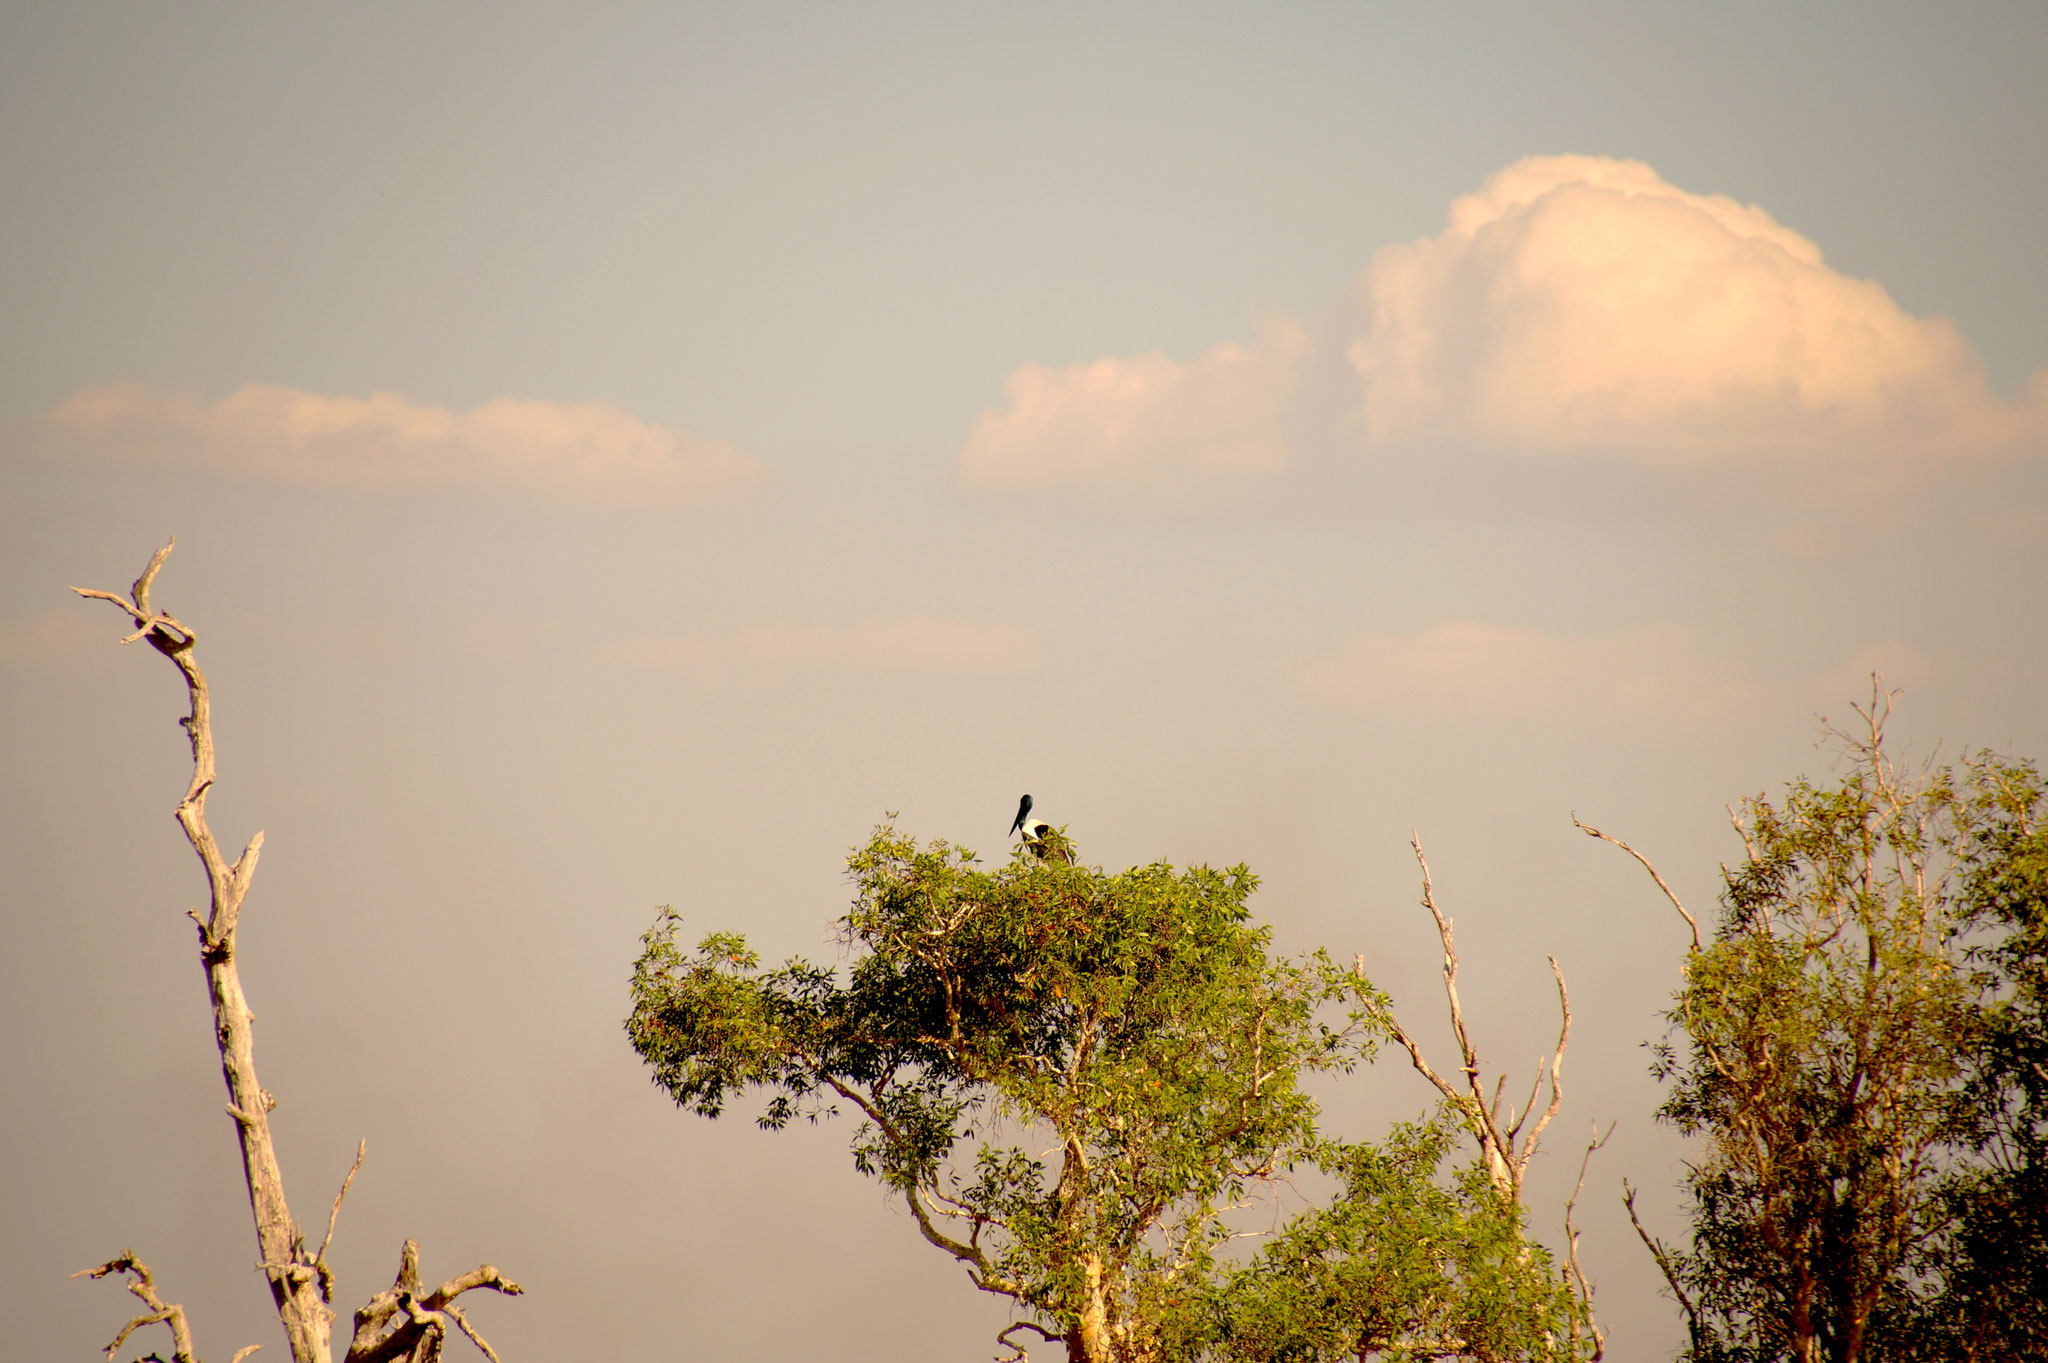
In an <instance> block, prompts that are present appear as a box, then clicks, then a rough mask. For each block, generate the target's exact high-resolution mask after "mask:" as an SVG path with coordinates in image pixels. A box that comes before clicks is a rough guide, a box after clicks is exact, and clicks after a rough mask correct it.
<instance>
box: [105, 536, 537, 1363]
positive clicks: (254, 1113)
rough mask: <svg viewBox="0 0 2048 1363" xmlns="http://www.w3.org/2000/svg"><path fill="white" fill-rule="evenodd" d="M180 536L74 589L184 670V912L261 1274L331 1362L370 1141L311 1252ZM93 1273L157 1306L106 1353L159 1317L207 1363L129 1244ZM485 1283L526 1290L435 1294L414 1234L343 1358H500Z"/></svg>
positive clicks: (293, 1329)
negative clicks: (476, 1352) (446, 1348)
mask: <svg viewBox="0 0 2048 1363" xmlns="http://www.w3.org/2000/svg"><path fill="white" fill-rule="evenodd" d="M176 543H177V541H176V540H175V539H173V540H172V541H171V542H170V543H168V544H165V545H164V547H163V548H161V549H159V550H157V551H156V553H155V554H154V555H152V556H151V558H150V560H149V566H148V567H146V568H144V569H143V570H142V576H140V577H138V578H136V579H135V582H134V584H133V586H131V587H130V588H129V591H128V595H127V597H126V598H123V597H122V596H120V595H118V594H117V593H114V592H103V591H96V590H93V589H91V588H87V587H74V588H72V590H73V591H75V592H77V593H78V594H79V595H80V596H84V597H90V598H92V599H94V600H98V601H111V602H112V603H114V605H116V606H118V607H120V609H121V610H123V611H124V612H126V613H127V615H128V617H129V619H130V621H131V622H132V623H133V624H134V626H135V631H134V633H132V634H130V635H128V637H127V638H125V639H123V640H122V641H121V642H122V643H124V644H132V643H134V642H135V641H136V640H138V639H146V640H148V642H149V645H150V647H152V648H154V649H155V650H156V651H157V652H159V653H161V654H163V655H164V657H166V658H168V659H170V660H171V662H172V664H173V665H175V666H176V667H177V669H178V671H179V673H180V674H181V675H182V676H183V678H184V681H185V691H186V695H187V698H188V699H189V701H190V703H191V713H189V714H188V715H186V716H185V717H184V718H183V719H181V720H179V721H178V723H179V724H180V726H182V727H183V728H184V730H185V735H186V737H187V738H188V739H189V740H190V741H191V745H192V779H191V781H190V782H189V783H188V784H187V785H186V787H185V794H184V797H183V798H182V799H180V800H179V801H178V806H177V810H176V816H177V820H178V826H179V827H181V828H183V829H184V830H185V837H186V839H187V840H188V841H189V842H190V843H191V844H192V850H193V851H194V852H195V853H196V854H197V855H198V857H199V863H200V866H201V867H202V868H203V869H204V870H205V872H206V879H207V884H208V887H209V890H210V892H211V905H210V908H209V911H208V912H207V914H206V915H205V916H204V917H201V916H200V914H199V912H198V911H197V910H190V909H188V910H187V911H186V915H187V916H188V917H189V918H191V919H192V921H193V922H194V923H195V924H197V925H198V929H199V961H200V964H201V966H202V967H204V969H205V971H206V985H207V992H208V994H209V995H210V996H211V998H212V1002H213V1023H214V1036H215V1039H216V1040H217V1041H218V1043H219V1046H220V1059H221V1073H222V1077H223V1078H224V1079H225V1080H226V1082H227V1089H228V1106H227V1112H228V1116H229V1117H230V1118H232V1119H233V1120H234V1123H235V1131H236V1137H237V1140H238V1142H239V1144H240V1146H241V1151H242V1170H243V1173H244V1175H245V1179H246V1182H247V1185H248V1190H249V1209H250V1212H251V1213H252V1215H253V1216H254V1218H255V1222H256V1245H257V1249H258V1251H259V1253H260V1254H261V1256H262V1257H261V1263H262V1268H263V1274H264V1277H265V1278H266V1279H267V1280H268V1281H269V1283H270V1294H271V1299H272V1301H273V1302H274V1303H275V1305H276V1308H277V1317H278V1320H279V1322H280V1323H281V1324H282V1325H283V1326H284V1331H285V1338H286V1340H287V1341H288V1342H289V1344H290V1345H291V1351H292V1359H293V1363H331V1360H332V1356H333V1355H332V1340H331V1328H332V1325H333V1322H334V1311H333V1309H332V1306H331V1303H332V1301H333V1291H334V1275H333V1272H332V1271H331V1270H330V1269H329V1268H328V1265H327V1248H328V1245H329V1244H330V1243H331V1242H332V1240H333V1238H334V1223H335V1220H336V1219H337V1218H338V1217H339V1216H340V1214H341V1202H342V1199H343V1198H344V1197H346V1196H347V1195H348V1188H349V1184H350V1183H351V1182H353V1181H354V1179H355V1175H356V1171H357V1170H358V1169H360V1168H361V1167H362V1162H363V1147H362V1146H360V1145H359V1146H358V1147H357V1149H356V1162H355V1164H354V1166H352V1167H351V1168H350V1169H349V1172H348V1177H347V1178H345V1179H344V1180H343V1181H342V1185H341V1191H340V1192H339V1193H337V1194H336V1195H335V1198H334V1206H333V1208H332V1209H331V1210H330V1211H329V1213H328V1217H327V1235H326V1237H325V1238H324V1239H323V1240H322V1241H321V1242H320V1247H319V1249H317V1250H315V1251H313V1252H312V1253H308V1252H307V1249H306V1240H305V1236H304V1235H303V1234H302V1233H301V1231H300V1229H299V1225H298V1223H297V1222H296V1221H294V1220H293V1219H292V1214H291V1208H290V1206H289V1205H287V1203H286V1201H285V1192H284V1176H283V1174H282V1173H281V1172H280V1170H279V1168H278V1163H277V1151H276V1147H275V1145H274V1144H273V1142H272V1140H271V1135H270V1113H271V1111H272V1110H273V1109H275V1108H276V1106H277V1100H276V1099H275V1098H273V1097H271V1095H270V1093H269V1091H268V1090H266V1089H265V1088H264V1087H263V1085H262V1084H261V1083H259V1082H258V1080H257V1077H256V1052H255V1033H254V1026H253V1024H254V1017H253V1015H252V1014H251V1012H250V1010H249V1002H248V999H247V997H246V996H245V995H244V994H243V992H242V980H241V974H240V972H239V970H238V969H237V967H236V964H235V933H236V929H237V927H238V926H239V923H240V918H241V912H242V902H243V900H244V899H245V898H246V897H247V896H248V893H249V882H250V879H251V878H252V877H253V876H254V875H255V874H256V861H257V858H258V856H259V855H260V854H261V853H262V850H263V834H261V833H260V832H259V833H257V834H256V835H255V836H254V837H252V838H250V839H249V844H248V846H247V847H245V848H244V849H243V850H242V855H241V856H239V857H237V858H236V859H235V860H234V861H232V862H230V861H229V860H228V859H227V858H226V857H225V856H224V855H222V853H221V850H220V846H219V844H218V843H216V842H215V841H214V836H213V832H212V830H211V829H209V828H208V827H207V823H206V797H207V794H208V793H209V792H210V791H211V790H212V789H213V785H214V780H215V777H216V769H215V763H214V749H213V710H212V701H211V697H210V695H209V693H208V691H207V685H206V674H205V673H204V672H203V671H201V670H200V667H199V662H198V659H197V658H196V657H195V656H194V652H195V647H196V645H197V644H198V642H199V636H198V635H197V634H196V633H195V632H194V631H193V630H192V628H191V627H190V626H189V625H186V624H184V623H183V622H182V621H180V620H179V619H178V618H177V617H176V616H174V615H172V614H171V613H170V612H169V611H161V610H157V609H156V608H155V607H154V606H153V604H152V603H151V601H150V588H151V586H152V585H153V584H154V583H155V581H156V575H157V570H158V569H160V568H162V567H163V565H164V560H165V559H166V558H168V557H170V553H171V549H172V548H173V546H175V544H176ZM84 1272H85V1275H86V1276H90V1277H94V1278H100V1277H105V1276H107V1275H108V1274H110V1273H117V1272H120V1273H132V1274H133V1275H135V1279H136V1280H135V1281H134V1282H133V1283H131V1284H130V1285H129V1291H131V1292H133V1293H135V1295H136V1296H138V1297H140V1298H141V1299H142V1300H143V1302H144V1303H145V1304H147V1305H148V1306H149V1307H150V1308H151V1312H150V1314H146V1315H142V1316H137V1317H136V1318H135V1319H134V1320H132V1321H130V1322H129V1323H128V1324H127V1325H126V1326H125V1327H124V1328H123V1329H122V1331H121V1333H120V1335H119V1336H117V1337H116V1338H115V1340H114V1343H113V1344H112V1345H110V1346H108V1349H107V1355H108V1357H109V1359H111V1358H112V1357H113V1354H114V1351H115V1350H116V1349H118V1348H119V1347H120V1346H121V1344H122V1342H123V1341H124V1340H126V1339H127V1337H128V1336H129V1334H130V1333H132V1332H133V1331H135V1330H136V1329H138V1328H140V1327H142V1326H144V1325H150V1324H155V1323H158V1322H162V1323H163V1324H164V1325H166V1326H168V1327H169V1328H170V1331H171V1334H172V1338H173V1340H174V1341H175V1348H176V1358H177V1360H178V1363H198V1356H197V1355H196V1354H195V1353H194V1352H193V1346H192V1335H191V1330H190V1329H189V1328H188V1326H187V1324H186V1321H185V1312H184V1308H183V1307H181V1306H178V1305H175V1304H170V1305H167V1304H165V1303H164V1302H163V1301H161V1300H160V1299H159V1297H158V1296H157V1293H156V1287H155V1283H154V1280H153V1279H152V1278H151V1276H150V1272H149V1269H148V1267H147V1266H146V1265H144V1264H143V1263H142V1261H141V1260H139V1259H137V1258H136V1257H135V1256H134V1254H133V1253H132V1252H130V1253H126V1254H123V1255H121V1256H119V1257H118V1258H115V1259H111V1260H109V1261H107V1262H106V1263H105V1264H102V1265H101V1266H100V1267H98V1268H96V1269H87V1270H85V1271H84ZM72 1276H74V1277H77V1276H80V1275H78V1274H74V1275H72ZM483 1287H487V1288H491V1289H493V1290H494V1291H498V1292H502V1293H505V1294H507V1295H511V1296H517V1295H518V1294H519V1292H520V1290H521V1289H520V1287H519V1285H518V1284H517V1283H514V1282H512V1281H511V1280H510V1279H508V1278H505V1277H502V1276H501V1275H500V1274H499V1273H498V1271H497V1270H496V1269H495V1268H492V1267H491V1266H490V1265H489V1264H485V1265H483V1266H482V1267H480V1268H477V1269H474V1270H472V1271H471V1272H469V1273H465V1274H463V1275H461V1276H460V1277H456V1278H450V1279H449V1280H448V1281H447V1282H445V1283H443V1284H441V1285H440V1286H439V1287H437V1288H435V1289H433V1290H432V1291H431V1292H425V1291H422V1290H421V1285H420V1281H419V1246H417V1245H416V1244H414V1243H413V1242H412V1241H410V1240H408V1241H406V1242H405V1252H404V1254H403V1256H402V1257H401V1261H400V1265H399V1272H398V1278H397V1280H396V1281H395V1282H394V1283H393V1285H392V1287H391V1288H390V1289H389V1290H387V1291H385V1292H381V1293H379V1294H378V1295H377V1296H376V1297H374V1298H372V1299H371V1301H370V1303H369V1304H368V1305H367V1306H365V1307H364V1308H363V1309H362V1310H360V1311H358V1312H357V1313H356V1316H355V1326H356V1330H355V1335H354V1338H353V1339H352V1341H351V1342H350V1345H349V1350H348V1354H347V1358H346V1360H345V1363H395V1361H396V1360H401V1359H403V1360H407V1363H429V1360H432V1359H437V1358H439V1357H440V1352H441V1341H442V1340H443V1338H444V1337H445V1336H446V1334H447V1329H448V1326H450V1325H453V1326H454V1327H455V1328H456V1329H458V1330H460V1331H461V1332H462V1333H463V1334H464V1335H466V1336H467V1337H468V1338H469V1339H470V1340H471V1341H472V1342H474V1343H475V1344H476V1346H477V1347H478V1348H479V1349H481V1350H483V1352H484V1354H485V1355H486V1356H487V1357H489V1358H490V1359H491V1360H492V1363H496V1360H497V1354H496V1353H494V1352H493V1351H492V1349H491V1347H490V1345H488V1344H486V1343H485V1342H484V1340H483V1338H482V1336H480V1335H478V1334H477V1333H476V1331H475V1330H474V1329H472V1328H471V1327H470V1324H469V1322H468V1321H467V1320H466V1319H464V1317H463V1315H462V1312H461V1311H460V1310H459V1309H458V1308H457V1307H456V1305H455V1299H456V1298H457V1297H459V1296H461V1295H462V1294H463V1293H465V1292H468V1291H472V1290H474V1289H476V1288H483ZM255 1347H260V1346H252V1347H251V1348H248V1349H244V1350H242V1351H241V1352H240V1353H237V1354H236V1355H235V1358H236V1359H237V1360H239V1359H242V1358H244V1357H246V1356H247V1355H248V1354H250V1353H252V1352H254V1348H255Z"/></svg>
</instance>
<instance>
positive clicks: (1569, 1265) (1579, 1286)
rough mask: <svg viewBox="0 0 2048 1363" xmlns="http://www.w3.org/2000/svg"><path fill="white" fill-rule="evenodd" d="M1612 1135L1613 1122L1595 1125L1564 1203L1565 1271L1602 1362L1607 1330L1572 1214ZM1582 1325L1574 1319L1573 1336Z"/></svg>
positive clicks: (1596, 1360)
mask: <svg viewBox="0 0 2048 1363" xmlns="http://www.w3.org/2000/svg"><path fill="white" fill-rule="evenodd" d="M1613 1135H1614V1123H1613V1122H1609V1123H1608V1124H1607V1130H1606V1131H1604V1132H1603V1131H1601V1130H1600V1128H1599V1126H1598V1125H1595V1126H1594V1128H1593V1136H1592V1139H1591V1140H1589V1141H1587V1142H1586V1153H1585V1154H1584V1155H1582V1156H1580V1157H1579V1179H1578V1182H1576V1183H1574V1184H1572V1195H1571V1197H1570V1198H1569V1199H1567V1200H1566V1202H1565V1204H1564V1245H1565V1271H1566V1273H1568V1274H1569V1275H1570V1278H1571V1284H1572V1295H1573V1296H1575V1297H1577V1298H1578V1300H1579V1316H1580V1319H1581V1320H1583V1321H1584V1325H1585V1331H1586V1336H1587V1338H1589V1339H1591V1340H1592V1341H1593V1355H1592V1363H1600V1359H1601V1357H1602V1356H1603V1355H1605V1354H1606V1352H1607V1331H1605V1330H1603V1329H1601V1328H1600V1322H1599V1321H1598V1320H1597V1319H1595V1317H1594V1315H1593V1290H1594V1289H1593V1284H1592V1282H1591V1281H1590V1280H1589V1279H1588V1278H1587V1277H1586V1270H1585V1269H1584V1268H1583V1267H1581V1266H1580V1264H1579V1227H1578V1223H1577V1222H1576V1221H1574V1220H1573V1219H1572V1217H1573V1213H1574V1212H1576V1211H1577V1210H1578V1206H1579V1194H1580V1193H1582V1192H1584V1191H1585V1190H1586V1166H1587V1165H1589V1164H1591V1163H1592V1162H1593V1152H1594V1151H1596V1150H1598V1149H1600V1148H1601V1147H1602V1146H1604V1145H1606V1144H1607V1142H1608V1139H1609V1138H1610V1137H1612V1136H1613ZM1579 1329H1580V1321H1578V1320H1575V1321H1573V1322H1572V1337H1573V1338H1574V1339H1576V1338H1578V1335H1579Z"/></svg>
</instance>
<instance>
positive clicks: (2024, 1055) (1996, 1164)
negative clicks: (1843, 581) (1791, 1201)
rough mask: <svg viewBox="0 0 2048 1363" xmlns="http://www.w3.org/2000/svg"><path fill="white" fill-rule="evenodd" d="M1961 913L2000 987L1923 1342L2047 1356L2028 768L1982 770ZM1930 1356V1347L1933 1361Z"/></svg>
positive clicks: (2041, 971)
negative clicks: (1939, 1283) (1939, 1287)
mask: <svg viewBox="0 0 2048 1363" xmlns="http://www.w3.org/2000/svg"><path fill="white" fill-rule="evenodd" d="M1976 766H1977V770H1978V774H1979V779H1978V780H1977V781H1976V782H1975V783H1974V785H1973V797H1974V804H1975V810H1974V813H1975V815H1976V817H1975V820H1974V823H1975V828H1974V831H1973V834H1972V838H1971V844H1970V847H1969V854H1968V881H1967V891H1966V895H1965V908H1966V912H1967V914H1968V916H1969V920H1970V923H1971V926H1972V928H1973V929H1974V930H1975V932H1976V934H1977V935H1978V941H1977V942H1976V944H1975V945H1974V946H1973V947H1972V949H1971V952H1970V956H1971V959H1972V961H1973V962H1974V963H1975V964H1977V965H1978V966H1980V967H1981V968H1983V969H1984V970H1985V971H1987V972H1988V974H1989V976H1990V979H1991V981H1992V985H1993V989H1992V994H1991V998H1990V1001H1989V1002H1988V1003H1987V1004H1986V1006H1985V1008H1984V1010H1983V1013H1982V1015H1981V1017H1980V1019H1979V1021H1980V1026H1979V1030H1978V1044H1977V1046H1976V1048H1975V1049H1974V1051H1973V1052H1972V1054H1971V1055H1970V1057H1969V1064H1970V1069H1971V1073H1970V1082H1969V1085H1968V1088H1967V1090H1966V1091H1967V1092H1968V1093H1969V1094H1970V1095H1971V1097H1972V1098H1973V1100H1974V1101H1973V1103H1972V1105H1971V1108H1970V1112H1969V1116H1970V1119H1971V1125H1970V1127H1969V1132H1968V1142H1969V1147H1970V1151H1971V1154H1972V1155H1973V1157H1974V1158H1973V1159H1972V1160H1970V1161H1969V1162H1968V1163H1967V1164H1966V1165H1965V1167H1964V1168H1963V1169H1961V1170H1959V1171H1958V1172H1957V1173H1956V1174H1955V1175H1954V1176H1953V1177H1952V1178H1951V1180H1950V1182H1949V1184H1948V1186H1947V1187H1946V1189H1945V1190H1944V1191H1945V1194H1946V1198H1947V1202H1948V1206H1949V1211H1950V1212H1951V1214H1952V1215H1953V1216H1954V1219H1955V1220H1954V1224H1955V1234H1954V1236H1953V1243H1952V1245H1951V1247H1950V1251H1949V1253H1948V1255H1947V1256H1946V1258H1945V1260H1944V1264H1943V1279H1944V1288H1945V1291H1944V1293H1943V1294H1942V1296H1941V1297H1940V1298H1939V1299H1938V1300H1937V1302H1936V1305H1935V1310H1934V1311H1933V1312H1931V1313H1930V1314H1931V1315H1932V1316H1933V1322H1932V1328H1931V1329H1930V1330H1929V1331H1928V1332H1927V1333H1928V1334H1929V1335H1930V1337H1931V1342H1932V1343H1933V1344H1935V1345H1937V1346H1938V1347H1939V1349H1940V1351H1941V1353H1940V1356H1943V1357H1948V1358H1958V1359H1973V1360H1976V1359H1981V1360H1986V1361H1987V1363H1989V1361H1990V1360H2000V1361H2001V1363H2002V1361H2003V1360H2008V1359H2010V1360H2019V1359H2035V1358H2048V1313H2044V1312H2043V1310H2042V1309H2041V1303H2042V1302H2044V1301H2048V827H2043V816H2044V814H2048V799H2044V793H2048V792H2044V789H2043V785H2042V781H2041V778H2040V775H2039V773H2038V772H2036V771H2035V770H2034V769H2033V768H2032V767H2030V766H2026V765H2022V764H2014V763H1993V762H1985V761H1981V760H1980V761H1979V762H1978V763H1977V764H1976ZM1929 1353H1930V1356H1933V1351H1932V1350H1930V1351H1929Z"/></svg>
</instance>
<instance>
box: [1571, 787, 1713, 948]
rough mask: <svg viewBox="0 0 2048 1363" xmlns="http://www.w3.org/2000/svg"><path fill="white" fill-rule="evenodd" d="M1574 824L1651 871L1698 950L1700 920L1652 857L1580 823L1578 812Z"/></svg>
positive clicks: (1651, 875)
mask: <svg viewBox="0 0 2048 1363" xmlns="http://www.w3.org/2000/svg"><path fill="white" fill-rule="evenodd" d="M1572 826H1573V827H1574V828H1576V829H1578V830H1579V831H1580V832H1581V833H1584V834H1585V835H1586V836H1587V837H1589V838H1598V839H1600V841H1602V842H1611V843H1613V844H1614V845H1615V846H1616V847H1619V848H1620V849H1621V850H1622V851H1624V852H1626V853H1628V854H1629V855H1630V856H1632V857H1634V858H1635V859H1636V861H1637V862H1638V863H1639V864H1640V865H1641V866H1642V868H1643V869H1644V870H1645V871H1648V872H1649V873H1650V879H1652V880H1654V881H1656V882H1657V888H1658V889H1660V890H1662V891H1663V892H1664V897H1665V898H1666V899H1668V900H1670V901H1671V907H1672V908H1674V909H1677V910H1678V916H1679V917H1680V918H1683V919H1684V920H1685V925H1686V926H1687V927H1688V928H1691V929H1692V949H1693V950H1694V951H1698V950H1699V949H1700V924H1699V920H1698V919H1697V918H1694V917H1693V916H1692V913H1691V911H1690V910H1688V909H1687V908H1686V907H1685V905H1684V904H1683V903H1681V902H1680V901H1679V898H1678V893H1677V891H1675V890H1673V889H1672V888H1671V887H1670V886H1669V885H1668V884H1666V883H1665V881H1664V877H1663V876H1661V875H1659V874H1657V868H1656V867H1655V866H1652V865H1651V864H1650V859H1649V858H1648V857H1646V856H1644V855H1643V854H1642V853H1641V852H1638V851H1636V849H1635V848H1633V847H1630V846H1629V845H1628V844H1627V843H1625V842H1623V841H1622V840H1621V839H1620V838H1617V837H1615V836H1614V835H1613V834H1611V833H1602V832H1601V831H1600V830H1599V829H1597V828H1594V827H1593V826H1592V825H1590V824H1583V823H1580V822H1579V816H1578V815H1576V814H1574V815H1572Z"/></svg>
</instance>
